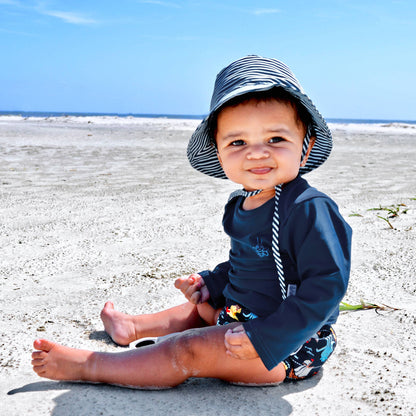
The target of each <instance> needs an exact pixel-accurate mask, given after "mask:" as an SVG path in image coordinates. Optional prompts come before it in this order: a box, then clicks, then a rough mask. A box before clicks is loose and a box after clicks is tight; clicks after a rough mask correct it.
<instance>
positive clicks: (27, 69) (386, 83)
mask: <svg viewBox="0 0 416 416" xmlns="http://www.w3.org/2000/svg"><path fill="white" fill-rule="evenodd" d="M415 51H416V2H415V1H414V0H391V1H386V0H378V1H376V0H374V1H367V0H327V1H323V0H315V1H310V0H304V1H300V0H287V1H271V0H270V1H269V0H259V1H248V0H221V1H218V0H199V1H188V0H160V1H159V0H147V1H145V0H143V1H140V0H118V1H107V0H99V1H98V0H90V1H88V0H74V1H64V0H45V1H36V0H27V1H24V0H0V52H1V55H0V56H1V65H0V111H12V110H20V111H63V112H115V113H147V114H149V113H167V114H195V115H200V114H205V113H206V112H207V111H208V107H209V101H210V96H211V92H212V87H213V83H214V80H215V76H216V74H217V72H218V71H219V70H220V69H221V68H223V67H224V66H225V65H227V64H228V63H229V62H231V61H232V60H234V59H237V58H240V57H241V56H244V55H247V54H253V53H255V54H259V55H263V56H268V57H275V58H278V59H280V60H282V61H283V62H285V63H286V64H288V65H289V66H290V67H291V69H292V70H293V72H294V73H295V75H296V76H297V78H298V79H299V80H300V81H301V83H302V85H303V87H304V89H305V90H306V92H307V93H308V94H309V95H310V97H311V98H312V100H313V101H314V102H315V104H316V105H317V107H318V108H319V110H320V111H321V112H322V113H323V115H324V116H326V117H328V118H375V119H400V120H416V98H415V97H416V52H415Z"/></svg>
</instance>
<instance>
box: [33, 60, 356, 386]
mask: <svg viewBox="0 0 416 416" xmlns="http://www.w3.org/2000/svg"><path fill="white" fill-rule="evenodd" d="M331 147H332V138H331V133H330V131H329V129H328V127H327V125H326V123H325V121H324V119H323V118H322V116H321V115H320V114H319V112H318V111H317V110H316V108H315V106H314V105H313V103H312V102H311V100H310V99H309V98H308V97H307V95H306V94H305V93H304V92H303V90H302V88H301V86H300V84H299V83H298V81H297V80H296V78H295V77H294V75H293V74H292V73H291V71H290V69H289V68H288V67H287V66H285V65H284V64H282V63H281V62H279V61H277V60H274V59H268V58H262V57H259V56H247V57H244V58H242V59H240V60H237V61H235V62H233V63H231V64H230V65H229V66H227V67H226V68H225V69H223V70H222V71H221V72H220V73H219V74H218V76H217V79H216V83H215V87H214V93H213V97H212V101H211V109H210V113H209V115H208V117H207V118H206V119H204V120H203V121H202V123H201V124H200V126H199V127H198V128H197V129H196V131H195V132H194V134H193V135H192V137H191V140H190V143H189V146H188V158H189V160H190V163H191V165H192V166H193V167H194V168H196V169H197V170H199V171H201V172H202V173H205V174H207V175H210V176H214V177H217V178H228V179H230V180H231V181H233V182H235V183H237V184H239V185H242V187H243V189H242V190H239V191H236V192H234V193H233V194H231V196H230V199H229V201H228V203H227V205H226V207H225V212H224V217H223V226H224V230H225V232H226V233H227V234H228V235H229V237H230V240H231V249H230V252H229V259H228V260H227V261H226V262H224V263H221V264H219V265H218V266H217V267H216V268H215V269H214V270H213V271H209V270H206V271H202V272H199V273H194V274H192V275H191V276H190V277H188V278H182V279H178V280H177V281H176V282H175V286H176V287H177V288H178V289H180V290H181V291H182V292H183V293H184V295H185V297H186V298H187V300H188V301H187V302H186V303H185V304H183V305H179V306H176V307H174V308H171V309H168V310H164V311H161V312H157V313H153V314H148V315H138V316H131V315H126V314H123V313H121V312H119V311H117V310H116V309H114V306H113V304H112V303H111V302H107V304H106V305H105V307H104V309H103V311H102V313H101V317H102V320H103V322H104V327H105V329H106V331H107V332H108V333H109V335H110V336H111V337H112V339H113V340H114V341H115V342H116V343H118V344H120V345H127V344H129V343H130V342H132V341H134V340H135V339H137V338H141V337H149V336H152V337H161V336H163V335H168V334H173V335H171V336H169V337H161V338H160V339H159V340H158V342H156V343H155V344H154V345H150V346H146V347H142V348H137V349H131V350H128V351H124V352H121V353H103V352H91V351H86V350H77V349H72V348H68V347H64V346H61V345H58V344H55V343H52V342H50V341H47V340H36V341H35V343H34V347H35V349H36V351H35V352H33V354H32V359H33V361H32V364H33V368H34V371H35V372H36V373H37V374H38V375H39V376H41V377H47V378H50V379H55V380H81V381H87V382H102V383H110V384H117V385H124V386H129V387H136V388H152V387H157V388H161V387H173V386H175V385H178V384H180V383H182V382H183V381H185V380H186V379H188V378H189V377H211V378H212V377H214V378H219V379H222V380H225V381H229V382H235V383H240V384H248V385H266V384H277V383H280V382H282V381H284V380H285V379H290V380H298V379H303V378H307V377H311V376H313V375H314V374H316V373H317V372H318V371H319V370H320V368H321V367H322V365H323V364H324V362H325V361H326V360H327V359H328V357H329V356H330V355H331V353H332V351H333V350H334V348H335V345H336V336H335V333H334V330H333V328H332V325H333V324H334V323H335V322H336V320H337V316H338V313H339V312H338V311H339V307H338V305H339V302H340V301H341V299H342V298H343V296H344V294H345V291H346V288H347V284H348V278H349V269H350V251H351V229H350V227H349V226H348V225H347V224H346V222H345V221H344V220H343V218H342V217H341V216H340V214H339V212H338V208H337V206H336V204H335V203H334V202H333V201H332V200H331V199H330V198H329V197H328V196H326V195H325V194H323V193H321V192H319V191H317V190H316V189H315V188H312V187H310V186H309V184H308V183H307V182H306V181H305V180H304V179H303V178H302V175H303V174H305V173H307V172H309V171H311V170H313V169H315V168H316V167H318V166H320V165H321V164H322V163H323V162H324V161H325V160H326V159H327V157H328V156H329V153H330V151H331Z"/></svg>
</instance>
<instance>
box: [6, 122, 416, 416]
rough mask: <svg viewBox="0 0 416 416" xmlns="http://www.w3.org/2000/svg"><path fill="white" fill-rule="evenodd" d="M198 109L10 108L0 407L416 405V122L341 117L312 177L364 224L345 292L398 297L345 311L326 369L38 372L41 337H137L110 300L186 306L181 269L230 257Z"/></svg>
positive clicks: (106, 342)
mask: <svg viewBox="0 0 416 416" xmlns="http://www.w3.org/2000/svg"><path fill="white" fill-rule="evenodd" d="M197 123H198V121H195V120H168V119H134V118H126V119H121V118H114V117H66V118H64V117H63V118H48V119H36V118H29V119H23V118H22V117H18V116H13V117H12V116H8V117H7V116H5V117H0V160H1V163H0V181H1V182H0V193H1V198H0V216H1V221H0V227H1V228H0V231H1V232H0V246H1V257H0V282H1V295H0V296H1V301H0V312H1V331H0V332H1V341H0V343H1V348H0V364H1V366H0V392H1V397H2V399H1V405H0V408H1V410H0V413H1V414H4V415H30V414H33V415H71V416H72V415H83V416H87V415H123V416H129V415H138V414H140V415H159V414H160V415H162V414H169V415H212V414H215V415H231V414H240V415H248V414H256V415H291V414H293V415H304V414H306V415H328V414H336V415H383V416H385V415H400V416H404V415H409V416H410V415H414V414H416V398H415V391H416V382H415V374H416V361H415V354H416V348H415V343H416V337H415V324H416V260H415V259H416V244H415V242H416V200H415V198H416V163H415V161H416V126H414V125H413V126H412V125H400V124H396V125H384V126H383V125H342V124H334V125H331V128H332V129H333V136H334V150H333V153H332V155H331V157H330V159H329V160H328V161H327V162H326V163H325V164H324V165H323V166H322V167H321V168H319V169H318V170H317V171H315V172H313V173H310V174H308V175H306V176H305V178H306V179H307V180H308V181H309V182H310V184H311V185H313V186H316V187H317V188H318V189H320V190H321V191H323V192H325V193H327V194H328V195H330V196H331V197H332V198H333V199H334V200H335V201H336V202H337V203H338V205H339V207H340V211H341V213H342V214H343V215H344V216H345V218H346V219H347V221H348V222H349V224H350V225H351V226H352V228H353V231H354V236H353V262H352V272H351V281H350V286H349V289H348V292H347V295H346V297H345V301H346V302H348V303H352V304H358V303H360V300H361V299H363V300H364V301H367V302H372V303H377V304H387V305H390V306H393V307H395V308H399V310H396V311H392V312H386V311H379V312H378V313H377V312H376V311H375V310H366V311H357V312H343V313H341V316H340V318H339V320H338V323H337V324H336V327H335V329H336V331H337V334H338V341H339V344H338V347H337V349H336V352H335V353H334V354H333V356H332V357H331V358H330V359H329V360H328V363H327V364H326V365H325V367H324V369H323V371H322V373H321V374H320V375H319V376H317V377H315V378H312V379H310V380H307V381H303V382H299V383H284V384H282V385H280V386H277V387H267V388H266V387H257V388H247V387H239V386H233V385H228V384H226V383H223V382H221V381H218V380H212V379H191V380H189V381H188V382H186V383H184V384H183V385H181V386H179V387H177V388H174V389H171V390H167V391H139V390H131V389H124V388H119V387H113V386H107V385H92V384H79V383H67V382H54V381H49V380H46V379H42V378H39V377H38V376H37V375H36V374H35V373H34V372H32V369H31V365H30V354H31V351H32V343H33V340H34V339H36V338H39V337H42V338H47V339H50V340H53V341H56V342H59V343H62V344H64V345H68V346H71V347H78V348H85V349H93V350H101V351H123V350H125V349H124V348H123V347H119V346H116V345H115V344H114V343H112V342H111V340H110V339H109V337H108V336H107V335H106V334H105V333H104V331H103V326H102V323H101V321H100V319H99V313H100V310H101V308H102V306H103V305H104V302H105V301H107V300H112V301H113V302H114V303H115V305H116V308H117V309H119V310H122V311H124V312H127V313H134V314H137V313H145V312H150V311H156V310H160V309H162V308H167V307H170V306H173V305H176V304H178V303H180V302H183V300H184V299H183V297H182V295H181V293H180V292H178V291H177V290H175V288H174V287H173V282H174V280H175V278H177V277H179V276H184V275H188V274H189V273H191V272H193V271H199V270H204V269H207V268H212V267H214V266H215V265H216V264H217V263H219V262H221V261H224V260H225V259H226V258H227V253H228V241H227V237H226V236H225V235H224V233H223V231H222V227H221V218H222V211H223V206H224V204H225V202H226V200H227V196H228V194H229V193H230V192H231V191H232V190H234V189H235V188H236V185H234V184H232V183H230V182H228V181H224V180H217V179H213V178H209V177H207V176H205V175H203V174H200V173H198V172H196V171H194V170H193V169H192V168H191V167H190V166H189V164H188V161H187V159H186V154H185V153H186V145H187V141H188V139H189V136H190V134H191V132H192V130H193V129H194V128H195V126H196V125H197ZM398 204H405V206H399V205H398ZM380 207H392V209H396V208H398V209H399V215H398V216H397V217H396V218H392V219H389V221H390V224H391V225H392V227H394V228H391V227H390V226H389V224H388V223H387V221H385V220H383V219H381V218H379V217H378V216H381V217H385V218H387V215H388V214H389V213H388V211H385V210H380V211H374V210H370V209H372V208H380ZM387 219H388V218H387ZM7 393H9V394H7Z"/></svg>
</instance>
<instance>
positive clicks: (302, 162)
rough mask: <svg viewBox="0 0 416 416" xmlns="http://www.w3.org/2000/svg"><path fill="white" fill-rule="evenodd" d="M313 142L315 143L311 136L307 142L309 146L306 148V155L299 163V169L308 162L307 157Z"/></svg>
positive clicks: (314, 138)
mask: <svg viewBox="0 0 416 416" xmlns="http://www.w3.org/2000/svg"><path fill="white" fill-rule="evenodd" d="M315 141H316V137H315V136H312V137H311V138H310V140H309V146H308V150H307V151H306V155H305V157H304V158H303V159H302V160H301V162H300V167H301V168H303V167H304V166H305V165H306V162H307V161H308V157H309V155H310V153H311V150H312V147H313V145H314V144H315Z"/></svg>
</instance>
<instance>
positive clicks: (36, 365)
mask: <svg viewBox="0 0 416 416" xmlns="http://www.w3.org/2000/svg"><path fill="white" fill-rule="evenodd" d="M33 346H34V348H35V349H36V350H37V351H34V352H33V353H32V366H33V371H34V372H35V373H36V374H37V375H38V376H40V377H45V378H49V379H51V380H71V381H80V380H83V379H85V374H86V371H87V361H88V358H89V357H90V356H91V355H92V354H93V353H92V352H91V351H85V350H77V349H73V348H68V347H64V346H63V345H59V344H55V343H54V342H50V341H47V340H45V339H37V340H36V341H35V342H34V343H33Z"/></svg>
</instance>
